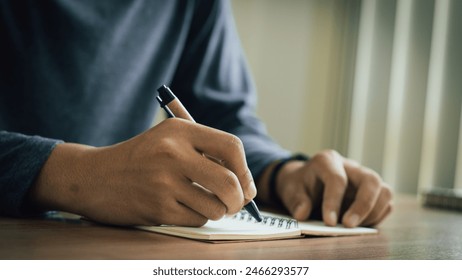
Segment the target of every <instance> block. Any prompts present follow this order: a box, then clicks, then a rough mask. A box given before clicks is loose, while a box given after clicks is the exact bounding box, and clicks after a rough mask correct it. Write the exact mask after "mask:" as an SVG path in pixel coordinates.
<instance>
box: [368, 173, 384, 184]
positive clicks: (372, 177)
mask: <svg viewBox="0 0 462 280" xmlns="http://www.w3.org/2000/svg"><path fill="white" fill-rule="evenodd" d="M366 176H367V181H368V183H369V184H371V185H373V186H381V185H382V178H380V175H379V174H378V173H377V172H375V171H373V170H369V171H368V172H367V173H366Z"/></svg>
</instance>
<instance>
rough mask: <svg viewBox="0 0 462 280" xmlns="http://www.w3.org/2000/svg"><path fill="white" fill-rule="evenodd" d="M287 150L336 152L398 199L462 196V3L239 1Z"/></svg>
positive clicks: (238, 13) (265, 114)
mask: <svg viewBox="0 0 462 280" xmlns="http://www.w3.org/2000/svg"><path fill="white" fill-rule="evenodd" d="M232 5H233V10H234V16H235V20H236V25H237V28H238V31H239V34H240V37H241V41H242V42H241V43H242V45H243V47H244V50H245V52H246V56H247V59H248V62H249V64H250V68H251V70H252V73H253V76H254V78H255V81H256V85H257V89H258V92H259V107H258V114H259V116H260V117H261V118H262V119H263V120H264V121H265V123H266V124H267V128H268V130H269V133H270V134H271V135H272V136H273V138H275V139H276V140H277V141H278V142H279V143H281V144H282V145H283V146H284V147H286V148H288V149H291V150H293V151H298V152H305V153H308V154H313V153H315V152H317V151H319V150H322V149H327V148H332V149H336V150H338V151H339V152H341V153H342V154H343V155H345V156H348V157H351V158H353V159H355V160H357V161H359V162H361V163H362V164H364V165H367V166H369V167H371V168H373V169H374V170H376V171H377V172H379V173H380V174H381V175H382V176H383V177H384V179H385V180H386V181H387V182H388V183H390V185H391V186H393V187H394V189H395V190H396V191H398V192H405V193H418V192H419V191H423V190H426V189H428V188H431V187H445V188H462V120H461V119H462V1H459V0H363V1H361V0H288V1H280V0H233V1H232Z"/></svg>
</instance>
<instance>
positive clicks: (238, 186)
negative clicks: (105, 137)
mask: <svg viewBox="0 0 462 280" xmlns="http://www.w3.org/2000/svg"><path fill="white" fill-rule="evenodd" d="M203 153H206V154H208V155H211V156H213V157H216V158H219V159H221V160H222V164H218V163H216V162H214V161H212V160H210V159H207V158H206V157H204V156H203V155H202V154H203ZM70 159H72V160H70ZM60 170H61V171H64V170H73V172H60ZM51 172H53V173H54V175H53V176H48V175H49V173H51ZM193 182H195V183H193ZM255 195H256V188H255V184H254V181H253V178H252V175H251V173H250V170H249V169H248V167H247V163H246V159H245V155H244V149H243V146H242V143H241V141H240V140H239V138H237V137H236V136H233V135H231V134H228V133H226V132H223V131H220V130H216V129H213V128H210V127H206V126H203V125H200V124H197V123H193V122H191V121H187V120H182V119H179V118H174V119H168V120H165V121H163V122H162V123H160V124H159V125H157V126H155V127H153V128H152V129H150V130H148V131H146V132H144V133H142V134H140V135H138V136H136V137H134V138H132V139H130V140H127V141H125V142H122V143H119V144H116V145H112V146H108V147H103V148H94V147H89V146H84V145H78V144H67V143H65V144H60V145H58V146H57V147H56V148H55V150H54V152H53V153H52V155H51V156H50V158H49V159H48V161H47V163H46V164H45V166H44V169H43V170H42V172H41V174H40V176H39V178H38V180H37V182H36V185H35V188H34V192H33V193H32V196H33V197H34V199H35V201H36V204H37V205H38V206H39V207H41V208H42V209H59V210H64V211H68V212H72V213H77V214H80V215H83V216H86V217H87V218H89V219H92V220H95V221H99V222H103V223H108V224H118V225H158V224H174V225H188V226H200V225H203V224H205V223H206V222H207V220H208V219H212V220H216V219H220V218H221V217H223V216H224V215H225V214H234V213H236V212H238V211H239V210H241V208H242V207H243V206H244V205H245V204H247V203H248V202H249V201H250V200H251V199H253V198H254V197H255Z"/></svg>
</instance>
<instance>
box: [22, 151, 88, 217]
mask: <svg viewBox="0 0 462 280" xmlns="http://www.w3.org/2000/svg"><path fill="white" fill-rule="evenodd" d="M90 149H93V148H92V147H89V146H85V145H79V144H69V143H63V144H59V145H57V146H56V147H55V149H54V150H53V152H52V153H51V154H50V156H49V157H48V159H47V161H46V162H45V164H44V165H43V167H42V169H41V171H40V173H39V175H38V177H37V179H36V180H35V182H34V184H33V185H32V187H31V189H30V191H29V193H28V196H27V202H28V203H29V204H30V205H31V206H33V207H35V208H36V209H38V210H41V211H47V210H59V211H67V212H72V213H77V214H83V213H82V209H80V205H81V202H82V200H84V199H85V198H84V197H85V196H84V195H85V188H84V187H83V186H84V185H85V181H86V180H88V179H89V178H88V177H86V176H87V175H88V172H87V171H86V170H87V169H88V168H90V169H91V168H92V167H91V162H89V161H87V160H85V158H84V154H85V152H86V151H89V150H90Z"/></svg>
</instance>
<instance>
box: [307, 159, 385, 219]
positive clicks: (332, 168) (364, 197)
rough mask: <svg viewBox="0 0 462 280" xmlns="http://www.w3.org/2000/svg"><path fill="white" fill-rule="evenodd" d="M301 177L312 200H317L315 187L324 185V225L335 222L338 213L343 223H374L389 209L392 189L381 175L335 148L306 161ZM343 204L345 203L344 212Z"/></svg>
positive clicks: (382, 217)
mask: <svg viewBox="0 0 462 280" xmlns="http://www.w3.org/2000/svg"><path fill="white" fill-rule="evenodd" d="M313 177H314V178H316V179H313ZM304 179H305V184H306V186H307V187H306V189H308V193H309V194H310V196H311V199H312V201H316V200H317V199H316V197H317V196H318V195H317V194H316V189H318V188H321V189H323V195H322V218H323V221H324V222H325V224H326V225H329V226H334V225H336V224H337V222H338V220H339V218H340V216H342V217H341V220H342V224H343V225H344V226H346V227H355V226H359V225H376V224H378V223H380V222H381V221H382V220H383V219H384V218H385V217H386V216H387V215H388V214H389V213H390V212H391V209H392V206H391V199H392V193H391V191H390V188H389V187H388V186H387V185H386V184H385V183H384V182H383V181H382V179H381V178H380V176H379V175H378V174H377V173H376V172H374V171H373V170H371V169H369V168H366V167H364V166H361V165H359V164H358V163H356V162H354V161H352V160H349V159H345V158H343V157H342V156H341V155H340V154H338V153H337V152H335V151H324V152H321V153H319V154H317V155H315V156H314V157H313V158H312V159H311V160H310V161H309V162H307V165H306V171H305V178H304ZM315 181H320V182H321V184H320V186H317V185H318V184H316V183H314V182H315ZM350 202H351V203H350ZM342 204H343V206H344V207H345V206H347V207H348V208H347V209H346V212H345V213H344V214H343V215H341V214H342V213H341V211H344V210H341V206H342Z"/></svg>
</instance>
